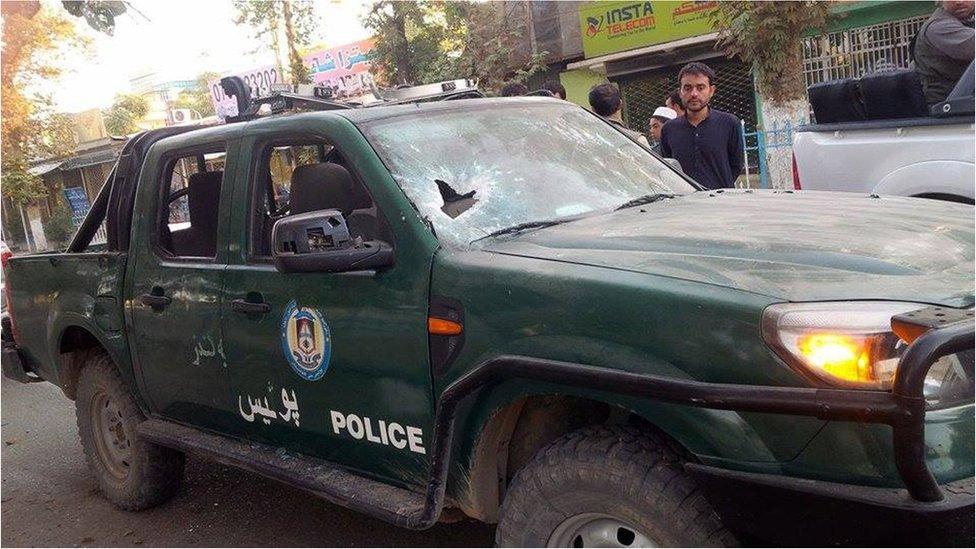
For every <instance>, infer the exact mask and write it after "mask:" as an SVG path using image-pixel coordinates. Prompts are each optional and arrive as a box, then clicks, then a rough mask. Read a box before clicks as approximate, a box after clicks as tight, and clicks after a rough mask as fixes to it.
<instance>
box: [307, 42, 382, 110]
mask: <svg viewBox="0 0 976 549" xmlns="http://www.w3.org/2000/svg"><path fill="white" fill-rule="evenodd" d="M373 47H374V41H373V39H372V38H367V39H365V40H359V41H358V42H353V43H351V44H346V45H344V46H338V47H335V48H329V49H323V50H317V51H312V52H309V53H307V54H305V55H304V56H303V58H302V59H304V61H305V66H306V67H308V68H309V71H310V72H311V75H312V82H314V83H315V84H316V85H317V86H325V87H328V88H332V90H333V93H335V94H336V95H338V96H340V97H348V96H355V95H360V94H362V93H363V92H364V91H369V89H370V84H371V83H372V81H373V80H372V75H371V74H370V69H371V68H372V60H373Z"/></svg>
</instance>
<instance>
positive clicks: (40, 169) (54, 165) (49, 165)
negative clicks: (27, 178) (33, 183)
mask: <svg viewBox="0 0 976 549" xmlns="http://www.w3.org/2000/svg"><path fill="white" fill-rule="evenodd" d="M61 164H64V160H51V161H49V162H41V163H40V164H38V165H36V166H31V167H30V168H27V173H29V174H31V175H33V176H40V175H44V174H46V173H48V172H51V171H54V170H56V169H58V168H59V167H60V166H61Z"/></svg>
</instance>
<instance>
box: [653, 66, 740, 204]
mask: <svg viewBox="0 0 976 549" xmlns="http://www.w3.org/2000/svg"><path fill="white" fill-rule="evenodd" d="M678 81H679V82H680V83H681V87H680V88H679V91H680V93H681V101H682V102H683V103H684V107H685V115H684V116H682V117H678V118H675V119H674V120H672V121H670V122H668V123H667V124H665V125H664V127H663V128H661V156H664V157H665V158H668V157H670V158H675V159H677V160H678V163H680V164H681V169H682V170H684V172H685V173H686V174H688V175H689V176H691V178H692V179H694V180H695V181H697V182H698V183H700V184H701V185H703V186H704V187H706V188H709V189H723V188H731V187H734V186H735V179H736V178H737V177H738V176H739V173H740V172H741V171H742V135H741V133H740V126H739V119H738V118H736V117H735V116H733V115H731V114H729V113H727V112H722V111H718V110H715V109H713V108H711V107H709V106H708V103H709V101H711V99H712V95H714V94H715V73H714V72H713V71H712V69H711V68H709V66H708V65H706V64H704V63H698V62H695V63H688V64H687V65H685V66H684V67H683V68H682V69H681V72H679V73H678Z"/></svg>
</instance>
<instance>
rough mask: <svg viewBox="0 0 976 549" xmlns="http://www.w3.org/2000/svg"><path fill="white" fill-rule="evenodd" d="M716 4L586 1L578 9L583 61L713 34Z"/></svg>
mask: <svg viewBox="0 0 976 549" xmlns="http://www.w3.org/2000/svg"><path fill="white" fill-rule="evenodd" d="M717 6H718V2H633V1H631V2H587V3H586V4H583V5H582V6H581V7H580V11H579V16H580V29H581V33H582V35H583V54H584V55H585V56H586V58H587V59H589V58H591V57H597V56H600V55H606V54H608V53H616V52H619V51H626V50H632V49H635V48H641V47H644V46H651V45H654V44H663V43H665V42H672V41H674V40H680V39H682V38H688V37H691V36H699V35H702V34H708V33H711V32H714V31H715V29H714V28H713V16H714V15H715V11H716V9H717Z"/></svg>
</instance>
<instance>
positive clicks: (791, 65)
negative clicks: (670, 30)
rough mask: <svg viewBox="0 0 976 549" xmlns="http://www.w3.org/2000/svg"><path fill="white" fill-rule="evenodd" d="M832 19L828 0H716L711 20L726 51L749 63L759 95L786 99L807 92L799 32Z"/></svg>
mask: <svg viewBox="0 0 976 549" xmlns="http://www.w3.org/2000/svg"><path fill="white" fill-rule="evenodd" d="M830 20H831V14H830V3H829V2H825V1H803V2H753V1H748V0H735V1H724V2H718V10H717V12H716V17H715V21H714V24H715V27H716V28H717V29H718V30H719V40H718V45H719V47H721V48H722V49H723V50H724V51H725V53H726V55H728V56H729V57H740V58H741V59H742V60H743V61H745V62H747V63H752V65H753V67H754V68H755V69H756V75H757V80H758V84H759V89H760V91H761V93H762V94H763V96H764V97H766V98H768V99H770V100H771V101H772V102H773V103H786V102H789V101H793V100H797V99H805V98H806V85H805V83H804V80H803V45H802V42H801V41H800V38H801V37H802V36H803V34H804V33H805V32H807V31H808V30H810V29H815V30H822V29H823V28H824V27H826V26H827V25H828V23H829V22H830Z"/></svg>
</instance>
